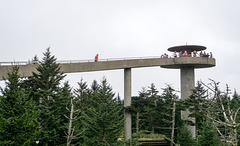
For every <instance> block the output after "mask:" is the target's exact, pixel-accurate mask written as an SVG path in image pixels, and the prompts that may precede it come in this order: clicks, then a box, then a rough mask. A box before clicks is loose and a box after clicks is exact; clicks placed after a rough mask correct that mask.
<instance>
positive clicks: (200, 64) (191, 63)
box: [160, 57, 216, 69]
mask: <svg viewBox="0 0 240 146" xmlns="http://www.w3.org/2000/svg"><path fill="white" fill-rule="evenodd" d="M165 59H166V62H165V64H164V65H161V66H160V67H162V68H169V69H180V68H183V67H194V68H208V67H214V66H216V61H215V59H214V58H208V57H177V58H165Z"/></svg>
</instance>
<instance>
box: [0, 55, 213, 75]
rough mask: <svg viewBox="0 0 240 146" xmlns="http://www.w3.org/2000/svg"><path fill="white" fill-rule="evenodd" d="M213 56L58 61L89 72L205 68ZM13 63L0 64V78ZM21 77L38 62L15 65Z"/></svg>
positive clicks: (64, 67)
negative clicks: (76, 61) (185, 67)
mask: <svg viewBox="0 0 240 146" xmlns="http://www.w3.org/2000/svg"><path fill="white" fill-rule="evenodd" d="M215 64H216V63H215V59H214V58H207V57H180V58H144V59H124V60H110V61H107V60H106V61H99V62H80V63H70V62H68V63H60V66H61V71H62V72H64V73H76V72H91V71H102V70H115V69H126V68H140V67H154V66H161V67H162V68H173V69H178V68H179V67H181V66H186V65H187V66H192V67H194V68H206V67H213V66H215ZM15 65H17V63H15ZM12 66H13V65H0V80H3V77H6V76H7V73H8V72H9V71H10V70H11V68H12ZM17 66H18V67H19V74H20V76H21V77H27V76H31V75H32V72H37V70H36V67H37V66H38V64H25V65H17Z"/></svg>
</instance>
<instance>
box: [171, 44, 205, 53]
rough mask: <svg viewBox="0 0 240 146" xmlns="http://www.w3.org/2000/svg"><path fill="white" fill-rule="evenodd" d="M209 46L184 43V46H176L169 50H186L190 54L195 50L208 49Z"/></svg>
mask: <svg viewBox="0 0 240 146" xmlns="http://www.w3.org/2000/svg"><path fill="white" fill-rule="evenodd" d="M206 49H207V48H206V47H204V46H198V45H183V46H175V47H171V48H168V51H170V52H175V51H176V52H181V51H182V52H184V51H187V53H188V54H191V53H192V52H193V51H202V50H206Z"/></svg>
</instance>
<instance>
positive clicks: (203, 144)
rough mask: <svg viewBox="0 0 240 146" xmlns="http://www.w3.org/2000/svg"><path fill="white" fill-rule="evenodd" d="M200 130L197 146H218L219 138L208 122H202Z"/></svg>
mask: <svg viewBox="0 0 240 146" xmlns="http://www.w3.org/2000/svg"><path fill="white" fill-rule="evenodd" d="M202 124H203V126H202V129H201V130H200V131H199V135H198V145H199V146H218V145H219V144H220V143H219V138H218V132H217V130H216V128H215V127H214V126H213V124H212V122H211V121H210V120H206V121H204V122H203V123H202Z"/></svg>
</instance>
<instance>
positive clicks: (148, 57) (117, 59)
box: [0, 56, 161, 66]
mask: <svg viewBox="0 0 240 146" xmlns="http://www.w3.org/2000/svg"><path fill="white" fill-rule="evenodd" d="M154 58H161V57H160V56H147V57H127V58H107V59H98V62H107V61H120V60H135V59H154ZM94 61H95V60H94V59H87V60H57V63H59V64H66V63H87V62H94ZM38 63H39V62H38V61H10V62H0V66H14V65H28V64H38Z"/></svg>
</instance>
